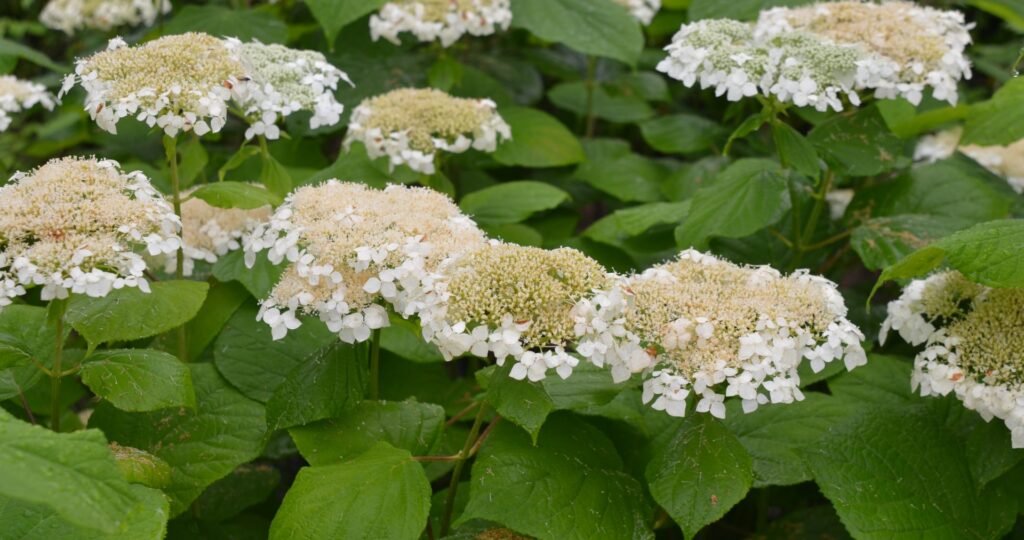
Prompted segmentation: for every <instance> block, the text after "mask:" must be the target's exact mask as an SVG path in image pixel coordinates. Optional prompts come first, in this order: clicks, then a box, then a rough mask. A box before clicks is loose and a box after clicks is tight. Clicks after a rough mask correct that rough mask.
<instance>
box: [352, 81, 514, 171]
mask: <svg viewBox="0 0 1024 540" xmlns="http://www.w3.org/2000/svg"><path fill="white" fill-rule="evenodd" d="M511 138H512V131H511V128H509V126H508V124H506V123H505V121H504V120H503V119H502V118H501V116H500V115H499V114H498V112H497V106H496V105H495V104H494V102H493V101H491V100H489V99H464V98H455V97H452V96H449V95H448V94H446V93H444V92H441V91H439V90H433V89H409V88H406V89H401V90H393V91H391V92H388V93H387V94H383V95H381V96H377V97H374V98H370V99H367V100H365V101H363V102H362V103H360V104H359V106H358V107H356V109H355V110H354V111H353V112H352V118H351V120H350V121H349V125H348V134H347V135H346V136H345V148H346V149H348V148H349V147H350V146H351V145H352V142H353V141H360V142H362V143H363V144H364V145H365V146H366V151H367V153H368V154H369V155H370V157H371V158H378V157H380V156H388V158H389V159H390V164H391V167H392V168H394V167H395V166H397V165H406V166H408V167H409V168H410V169H412V170H414V171H417V172H421V173H423V174H434V172H435V166H434V158H435V154H436V152H438V151H444V152H452V153H462V152H465V151H467V150H469V149H470V148H473V149H474V150H479V151H481V152H493V151H494V150H495V149H496V148H497V146H498V142H499V139H501V140H507V139H511Z"/></svg>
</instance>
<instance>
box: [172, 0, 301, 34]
mask: <svg viewBox="0 0 1024 540" xmlns="http://www.w3.org/2000/svg"><path fill="white" fill-rule="evenodd" d="M174 12H175V13H174V16H173V17H171V19H170V20H169V21H167V22H166V23H165V24H164V28H163V33H164V34H165V35H167V34H184V33H185V32H204V33H207V34H210V35H213V36H218V37H235V38H238V39H240V40H242V41H252V40H254V39H258V40H260V41H262V42H263V43H284V42H286V41H287V40H288V27H287V26H286V25H285V23H284V22H283V21H281V20H280V19H278V18H277V17H275V16H274V14H273V12H272V11H269V10H266V9H246V10H235V9H231V8H228V7H225V6H218V5H202V6H197V5H186V6H182V7H181V9H177V8H175V10H174Z"/></svg>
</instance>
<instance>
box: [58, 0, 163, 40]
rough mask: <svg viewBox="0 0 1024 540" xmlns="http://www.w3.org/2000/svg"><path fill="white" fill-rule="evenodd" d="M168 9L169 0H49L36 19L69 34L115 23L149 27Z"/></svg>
mask: <svg viewBox="0 0 1024 540" xmlns="http://www.w3.org/2000/svg"><path fill="white" fill-rule="evenodd" d="M170 11H171V1H170V0H50V1H49V2H48V3H47V4H46V7H45V8H43V11H42V12H41V13H40V14H39V20H40V22H42V23H43V25H44V26H46V27H47V28H52V29H54V30H60V31H62V32H64V33H66V34H68V35H72V34H74V33H75V32H77V31H79V30H83V29H86V28H88V29H94V30H102V31H104V32H106V31H109V30H111V29H113V28H117V27H118V26H139V25H144V26H152V25H153V22H154V21H156V18H157V17H158V16H159V15H160V14H161V13H170Z"/></svg>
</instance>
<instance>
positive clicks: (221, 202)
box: [192, 182, 283, 210]
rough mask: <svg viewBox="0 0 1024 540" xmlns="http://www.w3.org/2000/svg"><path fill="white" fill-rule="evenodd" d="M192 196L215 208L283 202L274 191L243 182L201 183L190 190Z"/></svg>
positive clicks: (256, 206)
mask: <svg viewBox="0 0 1024 540" xmlns="http://www.w3.org/2000/svg"><path fill="white" fill-rule="evenodd" d="M192 196H193V197H195V198H197V199H202V200H204V201H206V202H207V204H209V205H210V206H216V207H217V208H244V209H247V210H248V209H253V208H260V207H262V206H277V205H279V204H281V203H282V202H283V200H282V199H281V197H278V196H277V195H275V194H274V193H271V192H270V191H268V190H266V189H263V188H262V187H260V186H257V185H254V184H246V183H244V182H217V183H216V184H203V185H202V186H200V187H199V189H196V190H195V191H193V192H192Z"/></svg>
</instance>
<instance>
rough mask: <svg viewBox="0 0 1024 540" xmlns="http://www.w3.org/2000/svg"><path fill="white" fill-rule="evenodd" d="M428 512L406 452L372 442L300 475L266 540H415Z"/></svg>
mask: <svg viewBox="0 0 1024 540" xmlns="http://www.w3.org/2000/svg"><path fill="white" fill-rule="evenodd" d="M429 511H430V484H429V483H428V482H427V478H426V476H424V474H423V467H420V465H419V463H416V462H415V461H413V460H412V456H411V455H410V454H409V452H407V451H405V450H399V449H396V448H392V447H391V446H389V445H388V444H387V443H377V445H376V446H374V447H372V448H370V449H369V450H367V451H366V453H364V454H363V455H361V456H359V457H357V458H355V459H353V460H352V461H348V462H345V463H339V464H336V465H324V466H318V467H305V468H303V469H302V470H301V471H299V475H298V477H297V478H296V479H295V484H293V485H292V487H291V489H289V490H288V494H287V495H285V498H284V502H282V503H281V508H280V509H279V510H278V511H277V515H276V516H274V522H273V524H272V525H271V527H270V539H271V540H291V539H310V540H312V539H315V538H346V539H353V540H358V539H366V540H372V539H378V538H389V539H394V540H402V539H408V540H416V539H417V538H419V537H420V533H421V532H422V531H423V528H424V527H425V526H426V523H427V515H428V513H429Z"/></svg>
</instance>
